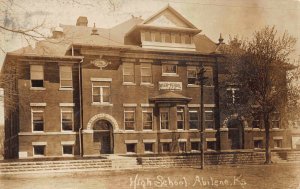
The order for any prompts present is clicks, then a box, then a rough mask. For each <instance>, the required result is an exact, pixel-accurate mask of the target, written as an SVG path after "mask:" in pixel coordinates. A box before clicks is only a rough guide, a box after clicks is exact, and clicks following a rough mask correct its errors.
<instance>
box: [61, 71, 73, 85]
mask: <svg viewBox="0 0 300 189" xmlns="http://www.w3.org/2000/svg"><path fill="white" fill-rule="evenodd" d="M59 72H60V87H61V88H72V87H73V81H72V67H71V66H60V67H59Z"/></svg>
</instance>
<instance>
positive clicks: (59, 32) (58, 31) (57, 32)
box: [52, 26, 64, 39]
mask: <svg viewBox="0 0 300 189" xmlns="http://www.w3.org/2000/svg"><path fill="white" fill-rule="evenodd" d="M63 36H64V30H63V28H61V27H59V26H58V27H55V28H54V29H53V30H52V37H53V38H55V39H57V38H61V37H63Z"/></svg>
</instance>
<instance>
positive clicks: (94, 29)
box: [91, 23, 99, 35]
mask: <svg viewBox="0 0 300 189" xmlns="http://www.w3.org/2000/svg"><path fill="white" fill-rule="evenodd" d="M91 35H99V33H98V30H97V28H96V24H95V23H94V27H93V29H92V33H91Z"/></svg>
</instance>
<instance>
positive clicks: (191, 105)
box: [188, 104, 200, 108]
mask: <svg viewBox="0 0 300 189" xmlns="http://www.w3.org/2000/svg"><path fill="white" fill-rule="evenodd" d="M188 107H189V108H200V104H188Z"/></svg>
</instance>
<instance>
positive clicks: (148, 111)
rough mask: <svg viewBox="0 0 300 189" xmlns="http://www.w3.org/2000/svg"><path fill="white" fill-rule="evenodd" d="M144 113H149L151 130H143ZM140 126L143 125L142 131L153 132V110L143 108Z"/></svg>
mask: <svg viewBox="0 0 300 189" xmlns="http://www.w3.org/2000/svg"><path fill="white" fill-rule="evenodd" d="M144 113H151V118H152V120H151V129H144ZM142 124H143V130H144V131H147V130H148V131H152V130H153V108H143V109H142Z"/></svg>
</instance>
